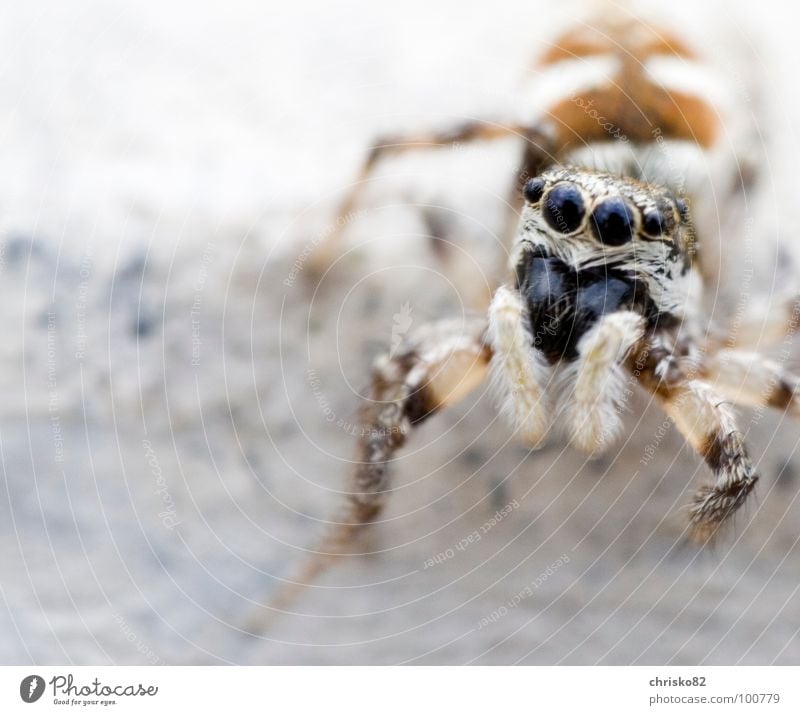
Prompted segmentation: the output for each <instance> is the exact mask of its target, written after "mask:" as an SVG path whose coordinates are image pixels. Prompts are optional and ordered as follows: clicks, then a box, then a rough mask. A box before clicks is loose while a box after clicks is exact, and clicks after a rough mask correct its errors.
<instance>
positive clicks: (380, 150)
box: [308, 120, 555, 280]
mask: <svg viewBox="0 0 800 715" xmlns="http://www.w3.org/2000/svg"><path fill="white" fill-rule="evenodd" d="M513 137H518V138H519V139H520V140H523V139H524V140H525V142H526V144H525V153H524V158H523V164H524V166H523V172H522V173H525V172H530V171H536V172H537V173H538V172H539V171H541V170H542V169H544V168H545V167H546V166H547V165H549V164H551V163H553V161H554V158H553V153H554V151H555V150H554V146H553V138H552V130H551V129H550V128H549V127H545V126H544V125H542V126H538V125H527V124H519V123H515V122H511V123H503V122H491V121H478V120H469V121H466V122H462V123H461V124H458V125H456V126H454V127H452V128H450V129H443V130H439V131H432V132H427V133H419V134H416V135H407V136H395V137H383V138H381V139H379V140H378V141H376V142H375V144H374V145H373V146H372V148H371V149H370V151H369V153H368V154H367V157H366V159H365V160H364V163H363V164H362V166H361V169H360V171H359V175H358V178H357V179H356V181H355V182H354V183H353V185H352V186H351V187H350V188H349V189H348V191H347V193H346V194H345V196H344V198H343V199H342V200H341V202H340V203H339V206H338V208H337V211H336V217H337V221H336V225H335V227H334V228H333V230H332V231H330V232H329V233H328V234H327V235H326V236H325V237H324V238H323V240H322V241H321V242H320V243H319V245H318V246H316V248H315V249H314V252H313V253H312V254H311V256H310V257H309V263H308V268H309V270H308V276H309V277H310V278H312V279H313V280H316V279H317V278H319V276H321V275H322V274H323V273H324V272H325V271H326V270H327V269H328V268H329V267H330V266H331V265H332V264H333V262H334V261H335V260H336V259H337V258H338V257H339V255H340V252H341V250H342V247H341V242H342V232H343V231H344V230H345V228H346V226H347V225H348V223H349V221H350V218H351V217H352V216H353V215H354V213H355V209H356V207H357V206H358V203H359V200H360V198H361V194H362V193H363V191H364V189H365V187H366V186H367V185H368V184H367V180H368V179H369V176H370V174H371V173H372V171H373V170H374V169H375V167H376V166H377V164H378V162H380V161H381V160H382V159H384V158H386V157H388V156H393V155H394V156H396V155H398V154H403V153H406V152H408V151H412V150H422V149H433V148H437V147H442V146H448V145H451V146H452V145H458V144H472V143H473V142H479V141H494V140H497V139H506V138H513ZM528 178H530V177H528ZM518 195H519V189H518V188H516V187H515V189H514V193H513V194H512V197H513V198H512V200H511V202H510V203H511V204H512V206H511V208H510V213H511V214H512V217H511V219H509V225H510V226H512V227H513V228H516V223H517V221H516V220H515V219H514V216H513V214H514V209H516V210H517V211H516V218H517V219H518V216H519V212H518V209H519V200H518ZM437 243H438V242H437V241H436V237H434V246H435V245H437Z"/></svg>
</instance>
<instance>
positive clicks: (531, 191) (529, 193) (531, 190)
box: [522, 177, 544, 204]
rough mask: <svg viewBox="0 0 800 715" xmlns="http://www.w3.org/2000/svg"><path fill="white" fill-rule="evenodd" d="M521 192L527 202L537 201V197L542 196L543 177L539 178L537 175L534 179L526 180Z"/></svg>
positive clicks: (534, 202) (533, 202)
mask: <svg viewBox="0 0 800 715" xmlns="http://www.w3.org/2000/svg"><path fill="white" fill-rule="evenodd" d="M522 193H523V195H524V196H525V200H526V201H527V202H528V203H531V204H536V203H538V202H539V199H541V198H542V194H544V179H540V178H538V177H537V178H535V179H529V180H528V181H527V182H526V184H525V188H524V189H523V190H522Z"/></svg>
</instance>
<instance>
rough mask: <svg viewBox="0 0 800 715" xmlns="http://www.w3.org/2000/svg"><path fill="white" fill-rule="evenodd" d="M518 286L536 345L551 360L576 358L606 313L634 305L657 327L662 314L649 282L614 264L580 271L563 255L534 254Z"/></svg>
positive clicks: (519, 277)
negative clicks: (545, 255)
mask: <svg viewBox="0 0 800 715" xmlns="http://www.w3.org/2000/svg"><path fill="white" fill-rule="evenodd" d="M518 288H519V290H520V292H521V293H522V295H523V297H524V299H525V302H526V305H527V308H528V316H529V319H530V330H531V334H532V336H533V346H534V347H535V348H536V349H538V350H541V352H542V353H544V355H545V356H546V357H547V359H548V361H549V362H550V363H556V362H558V361H561V360H566V361H570V360H574V359H575V358H576V357H577V356H578V350H577V347H578V343H579V342H580V339H581V338H582V337H583V336H584V335H585V334H586V332H587V331H588V330H589V329H590V328H591V327H592V326H593V325H594V324H595V323H596V322H597V321H598V319H599V318H600V317H602V316H603V315H606V314H608V313H613V312H615V311H618V310H633V311H635V312H637V313H639V314H641V315H642V316H644V317H645V318H646V319H647V322H648V325H649V326H651V327H653V326H654V325H655V324H656V323H657V322H659V319H660V318H663V317H664V316H662V315H660V314H659V313H658V310H657V309H656V307H655V305H654V303H653V301H652V300H651V298H650V296H649V294H648V292H647V288H646V286H645V284H644V283H643V281H641V280H637V278H636V276H635V275H631V274H630V273H626V272H624V271H622V270H619V269H614V268H612V267H608V266H598V267H594V268H586V269H583V270H575V269H574V268H573V267H571V266H569V265H567V264H566V263H564V262H563V261H562V260H561V259H559V258H553V257H544V256H540V255H535V254H530V255H529V257H528V260H527V261H526V262H525V263H524V264H523V265H522V266H520V270H519V273H518Z"/></svg>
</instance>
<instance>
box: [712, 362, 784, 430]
mask: <svg viewBox="0 0 800 715" xmlns="http://www.w3.org/2000/svg"><path fill="white" fill-rule="evenodd" d="M703 372H704V373H705V376H706V379H707V380H708V381H709V382H712V383H713V385H714V389H715V390H717V391H718V392H720V393H721V394H722V395H724V396H725V397H726V398H727V399H729V400H731V401H732V402H736V403H737V404H740V405H747V406H748V407H773V408H775V409H778V410H785V411H786V412H787V413H788V414H790V415H791V416H792V417H795V418H800V378H799V377H798V376H797V375H793V374H792V373H790V372H787V371H786V370H784V369H783V367H782V366H781V365H780V363H778V362H776V361H775V360H770V359H768V358H765V357H764V356H763V355H759V354H758V353H752V352H745V351H743V350H721V351H719V352H718V353H713V354H711V355H708V356H707V357H706V359H705V360H704V361H703Z"/></svg>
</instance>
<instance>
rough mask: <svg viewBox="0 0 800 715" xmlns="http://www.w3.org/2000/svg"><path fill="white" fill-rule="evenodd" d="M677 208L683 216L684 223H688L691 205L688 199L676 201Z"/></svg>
mask: <svg viewBox="0 0 800 715" xmlns="http://www.w3.org/2000/svg"><path fill="white" fill-rule="evenodd" d="M675 206H676V207H677V208H678V213H680V215H681V219H682V220H683V221H688V220H689V218H690V216H689V203H688V202H687V201H686V199H675Z"/></svg>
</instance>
